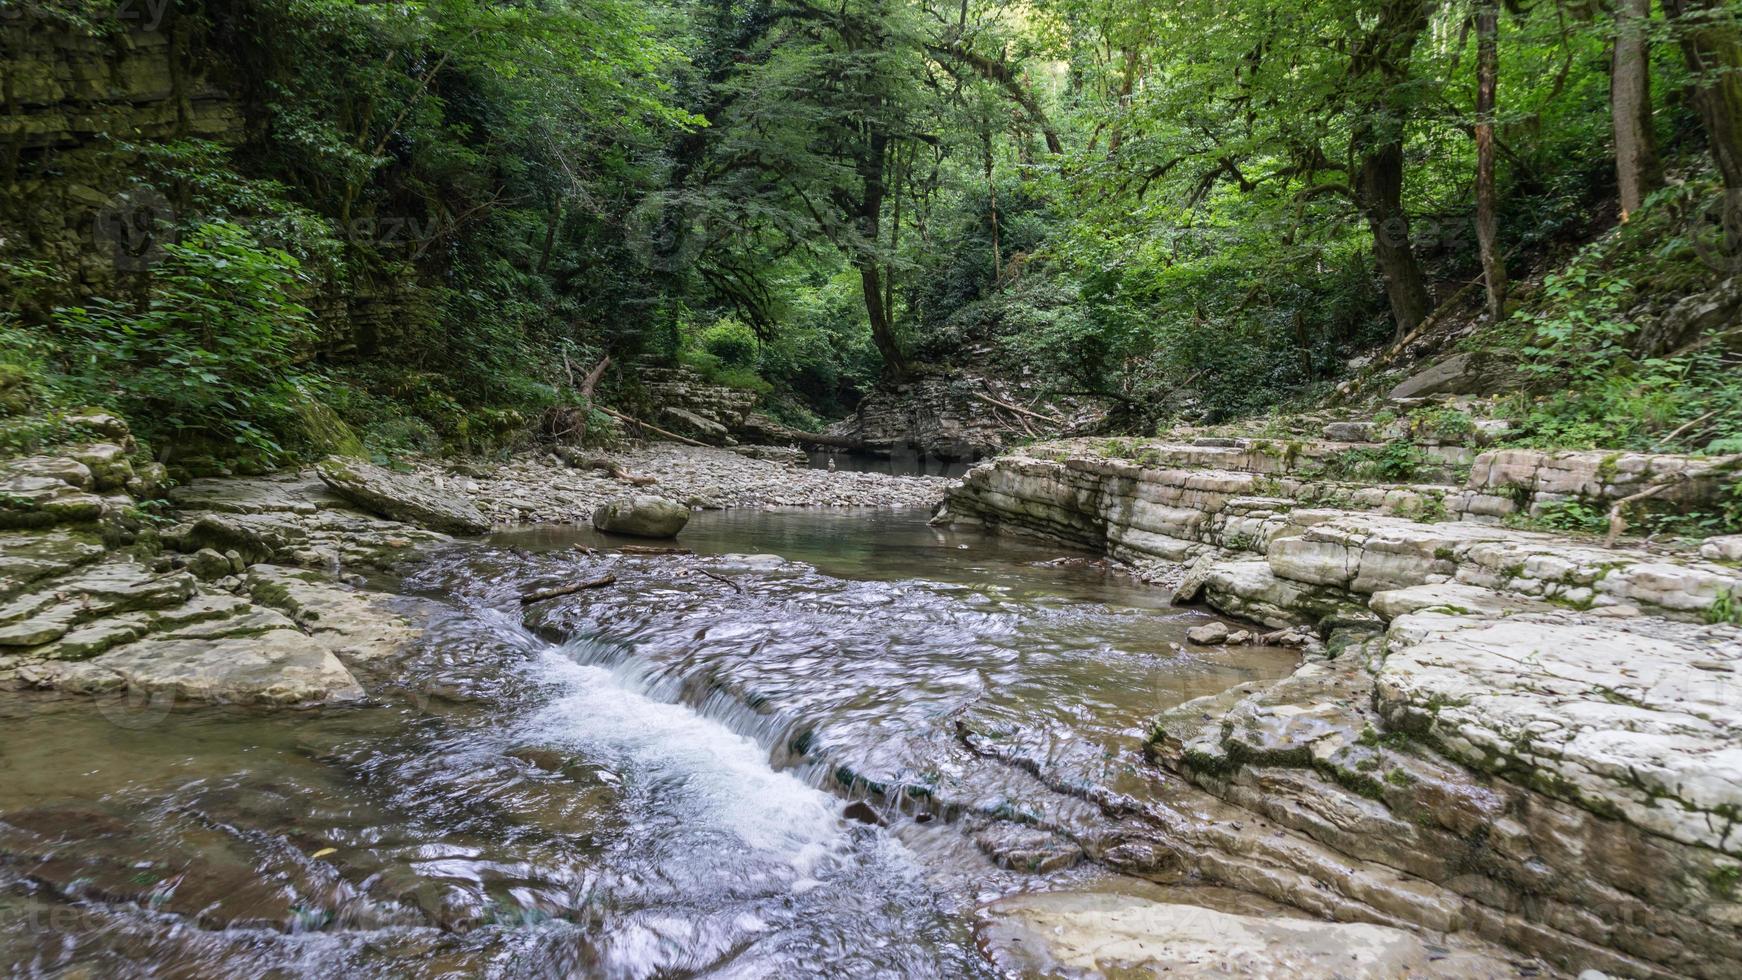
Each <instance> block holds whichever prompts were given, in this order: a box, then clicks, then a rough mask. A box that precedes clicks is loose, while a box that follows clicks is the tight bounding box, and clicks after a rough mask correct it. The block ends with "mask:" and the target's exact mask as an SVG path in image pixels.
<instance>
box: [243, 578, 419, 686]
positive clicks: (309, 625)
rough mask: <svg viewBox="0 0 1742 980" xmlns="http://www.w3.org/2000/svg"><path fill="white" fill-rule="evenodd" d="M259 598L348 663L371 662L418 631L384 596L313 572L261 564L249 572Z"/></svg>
mask: <svg viewBox="0 0 1742 980" xmlns="http://www.w3.org/2000/svg"><path fill="white" fill-rule="evenodd" d="M246 582H247V585H248V591H249V594H250V595H251V596H253V598H254V601H256V602H259V603H262V604H263V605H267V606H271V607H273V608H275V609H279V610H282V611H283V612H285V613H287V614H289V615H290V616H292V617H293V618H294V619H295V620H296V621H297V623H299V624H300V625H301V627H302V629H303V630H304V631H305V632H307V633H308V634H309V635H310V636H312V637H313V638H314V639H316V640H318V641H319V642H320V643H321V644H322V645H324V646H325V647H326V648H327V649H328V650H331V651H332V652H333V653H335V654H338V655H339V656H340V657H341V658H342V659H343V660H344V661H345V662H346V663H351V664H357V663H368V662H372V661H376V660H380V659H382V658H385V657H390V656H392V655H394V654H397V653H399V652H401V651H402V650H404V649H405V647H406V646H407V645H408V644H410V643H411V641H412V640H413V639H414V638H415V637H416V636H417V631H416V630H415V629H414V628H413V627H412V626H411V625H410V624H409V623H408V622H407V621H406V619H405V617H403V616H400V615H399V614H398V613H395V612H394V611H393V610H391V609H389V608H387V605H386V603H385V602H384V601H383V600H382V599H381V598H380V597H378V596H375V595H372V594H370V593H366V592H358V591H355V590H353V589H348V588H345V587H344V586H342V585H339V584H337V583H335V582H332V581H330V580H329V579H327V578H326V577H324V576H322V575H320V574H318V573H314V572H307V571H298V570H295V569H290V568H281V567H277V566H273V565H256V566H254V567H253V568H250V569H249V570H248V576H247V579H246Z"/></svg>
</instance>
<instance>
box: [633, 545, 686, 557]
mask: <svg viewBox="0 0 1742 980" xmlns="http://www.w3.org/2000/svg"><path fill="white" fill-rule="evenodd" d="M617 551H618V553H619V554H625V555H693V554H695V552H693V551H691V550H690V549H688V548H661V547H658V546H656V545H648V544H626V545H624V546H623V547H621V548H618V549H617Z"/></svg>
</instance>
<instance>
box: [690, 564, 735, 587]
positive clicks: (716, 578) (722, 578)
mask: <svg viewBox="0 0 1742 980" xmlns="http://www.w3.org/2000/svg"><path fill="white" fill-rule="evenodd" d="M696 571H698V572H701V573H702V574H703V575H706V576H707V577H709V578H711V579H713V580H714V581H716V582H724V583H726V584H727V585H730V586H731V587H732V588H734V589H737V590H738V591H739V592H743V591H744V586H742V585H739V584H738V583H737V582H734V581H732V580H731V579H729V578H727V577H726V576H724V575H715V574H714V573H713V572H710V571H708V570H707V569H705V568H698V569H696Z"/></svg>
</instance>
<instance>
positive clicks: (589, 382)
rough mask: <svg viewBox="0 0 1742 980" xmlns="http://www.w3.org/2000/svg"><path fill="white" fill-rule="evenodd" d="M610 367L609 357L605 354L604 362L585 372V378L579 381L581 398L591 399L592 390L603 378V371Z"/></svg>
mask: <svg viewBox="0 0 1742 980" xmlns="http://www.w3.org/2000/svg"><path fill="white" fill-rule="evenodd" d="M564 360H567V358H566V357H565V358H564ZM610 366H611V355H609V354H606V355H605V358H604V360H602V361H600V362H599V366H598V367H596V368H594V369H592V370H591V371H588V372H587V376H586V378H584V379H582V381H581V397H582V398H589V399H590V398H592V397H593V388H594V387H595V386H597V385H598V383H599V379H600V378H602V377H604V376H605V369H606V368H608V367H610Z"/></svg>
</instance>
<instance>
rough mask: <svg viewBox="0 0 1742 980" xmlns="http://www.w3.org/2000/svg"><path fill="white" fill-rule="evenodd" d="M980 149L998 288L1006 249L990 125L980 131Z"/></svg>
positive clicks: (1002, 276)
mask: <svg viewBox="0 0 1742 980" xmlns="http://www.w3.org/2000/svg"><path fill="white" fill-rule="evenodd" d="M980 149H981V152H982V153H983V154H984V155H985V157H984V159H985V163H986V192H987V193H988V194H989V195H991V200H992V286H993V288H996V287H997V285H998V280H1000V279H1002V278H1004V248H1003V246H1002V245H1001V244H1000V243H999V241H998V181H997V180H996V178H995V175H994V173H993V159H992V127H991V126H990V125H988V126H986V128H984V129H982V130H981V131H980Z"/></svg>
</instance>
